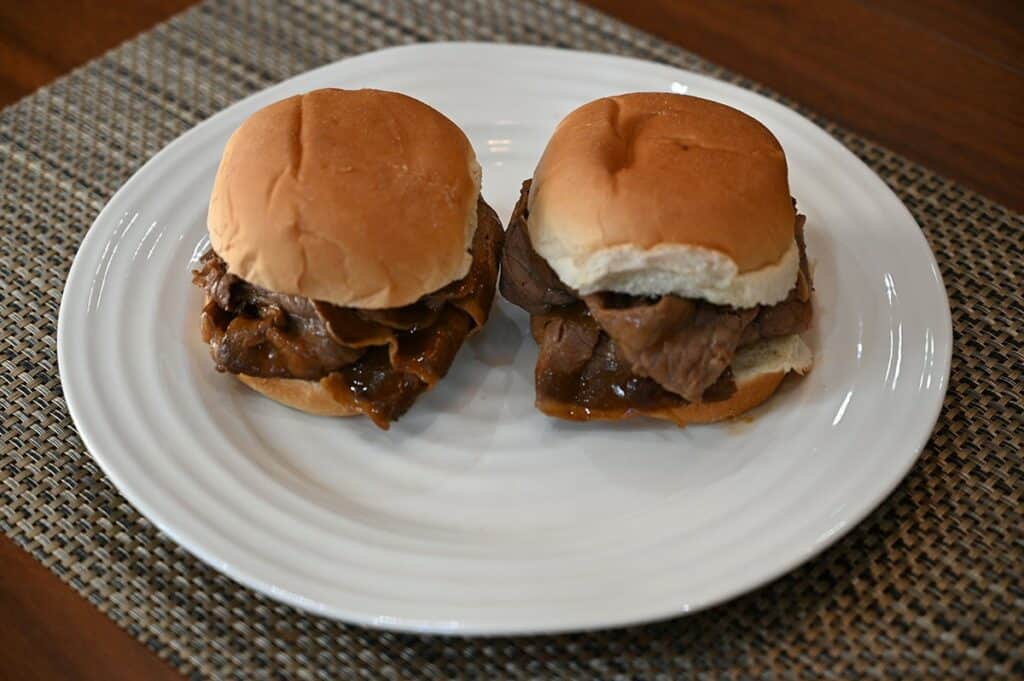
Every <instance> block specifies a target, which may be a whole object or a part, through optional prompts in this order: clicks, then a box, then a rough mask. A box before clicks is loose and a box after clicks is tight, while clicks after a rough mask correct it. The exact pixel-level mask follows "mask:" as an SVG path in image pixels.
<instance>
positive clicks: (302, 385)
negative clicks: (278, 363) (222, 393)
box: [236, 374, 362, 416]
mask: <svg viewBox="0 0 1024 681" xmlns="http://www.w3.org/2000/svg"><path fill="white" fill-rule="evenodd" d="M236 375H237V376H238V380H240V381H241V382H242V383H245V384H246V385H247V386H249V387H250V388H252V389H253V390H255V391H256V392H258V393H260V394H261V395H263V396H265V397H269V398H270V399H272V400H274V401H275V402H280V403H281V404H283V405H286V406H289V407H291V408H292V409H298V410H299V411H304V412H307V413H309V414H316V415H317V416H356V415H358V414H361V413H362V412H361V411H360V410H359V409H358V408H357V407H356V406H355V405H354V404H345V403H342V402H339V401H338V400H336V399H335V398H334V396H333V395H331V393H329V392H328V391H327V389H326V388H325V387H324V386H323V385H322V384H321V383H320V381H306V380H303V379H300V378H259V377H257V376H246V375H244V374H236Z"/></svg>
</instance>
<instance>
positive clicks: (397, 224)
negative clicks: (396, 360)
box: [207, 89, 480, 309]
mask: <svg viewBox="0 0 1024 681" xmlns="http://www.w3.org/2000/svg"><path fill="white" fill-rule="evenodd" d="M479 195H480V166H479V165H478V164H477V162H476V156H475V155H474V153H473V148H472V146H470V143H469V140H467V139H466V136H465V134H463V132H462V130H460V129H459V128H458V126H456V125H455V124H454V123H453V122H451V121H450V120H448V119H447V118H446V117H445V116H444V115H442V114H441V113H440V112H438V111H436V110H434V109H432V108H430V107H429V106H427V105H426V104H424V103H423V102H420V101H418V100H416V99H413V98H411V97H407V96H405V95H401V94H397V93H394V92H382V91H380V90H337V89H325V90H314V91H313V92H308V93H306V94H304V95H296V96H294V97H289V98H288V99H284V100H281V101H279V102H276V103H274V104H271V105H270V106H268V107H266V108H263V109H260V110H259V111H257V112H256V113H254V114H253V115H252V116H250V117H249V119H248V120H246V121H245V122H244V123H243V124H242V126H241V127H240V128H238V130H236V131H235V133H234V134H233V135H232V136H231V139H229V140H228V143H227V147H226V148H225V149H224V156H223V158H222V159H221V162H220V167H219V168H218V170H217V179H216V181H215V182H214V186H213V194H212V196H211V197H210V208H209V213H208V217H207V226H208V228H209V231H210V242H211V245H212V246H213V249H214V250H215V251H216V252H217V254H218V255H220V257H221V258H223V259H224V261H225V262H227V265H228V269H229V271H230V272H231V273H232V274H235V275H237V276H239V277H241V278H242V279H245V280H246V281H248V282H250V283H252V284H255V285H257V286H261V287H263V288H266V289H269V290H271V291H276V292H279V293H287V294H290V295H300V296H305V297H307V298H314V299H316V300H323V301H326V302H329V303H334V304H335V305H342V306H346V307H358V308H369V309H377V308H387V307H399V306H402V305H406V304H409V303H412V302H415V301H416V300H417V299H418V298H420V297H421V296H422V295H424V294H426V293H430V292H432V291H435V290H437V289H439V288H441V287H443V286H445V285H446V284H448V283H450V282H452V281H454V280H456V279H461V278H462V277H463V276H465V275H466V272H468V271H469V266H470V262H471V260H472V257H471V256H470V254H469V252H468V251H469V249H470V247H471V244H472V242H473V234H474V232H475V231H476V215H477V206H476V204H477V199H478V198H479Z"/></svg>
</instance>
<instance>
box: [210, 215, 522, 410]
mask: <svg viewBox="0 0 1024 681" xmlns="http://www.w3.org/2000/svg"><path fill="white" fill-rule="evenodd" d="M477 218H478V225H477V230H476V234H475V236H474V239H473V244H472V252H473V263H472V265H471V267H470V270H469V272H468V273H467V274H466V276H465V277H463V278H462V279H459V280H458V281H455V282H452V283H451V284H449V285H448V286H445V287H444V288H442V289H440V290H438V291H435V292H433V293H429V294H427V295H425V296H423V297H422V298H420V300H418V301H416V302H415V303H413V304H411V305H406V306H405V307H399V308H390V309H383V310H363V309H357V308H347V307H339V306H337V305H332V304H330V303H325V302H323V301H317V300H311V299H309V298H304V297H302V296H291V295H285V294H281V293H275V292H273V291H268V290H266V289H263V288H260V287H259V286H255V285H253V284H251V283H249V282H247V281H244V280H242V279H240V278H238V277H236V276H235V275H233V274H230V273H229V272H228V268H227V264H226V263H225V262H224V261H223V260H222V259H221V258H220V256H218V255H217V254H216V253H214V252H213V251H212V250H210V251H208V252H207V253H206V254H205V255H204V256H203V258H202V261H201V267H200V269H198V270H196V271H195V272H194V273H193V276H192V281H193V283H195V284H196V285H197V286H199V287H201V288H202V289H203V290H204V291H205V292H206V297H207V302H206V305H205V307H204V308H203V312H202V316H201V321H200V324H201V329H202V335H203V340H205V341H206V342H207V343H209V344H210V353H211V355H212V356H213V359H214V362H215V363H216V365H217V369H218V371H226V372H230V373H234V374H245V375H248V376H257V377H263V378H295V379H302V380H312V381H320V382H321V384H322V385H323V386H324V388H326V389H327V390H328V391H330V393H331V395H332V396H333V397H334V398H335V399H336V400H338V401H339V402H340V403H342V404H346V405H350V406H354V407H355V408H357V409H359V410H360V411H362V412H363V413H365V414H366V415H368V416H369V417H370V418H372V419H373V421H374V423H376V424H377V425H378V426H380V427H381V428H387V427H388V425H389V423H390V422H391V421H394V420H395V419H397V418H398V417H399V416H401V415H402V414H403V413H405V411H406V410H407V409H409V407H410V406H412V403H413V402H415V400H416V398H417V397H418V396H419V395H420V394H421V393H423V392H424V391H426V390H427V389H429V388H430V387H431V386H433V385H434V383H436V382H437V381H439V380H440V379H441V378H442V377H444V375H445V374H446V373H447V372H448V369H449V367H450V366H451V364H452V362H453V361H454V359H455V354H456V353H457V352H458V350H459V348H460V347H461V346H462V343H463V341H465V339H466V337H467V336H468V335H469V334H470V333H472V332H473V331H474V330H475V329H477V328H479V327H480V326H482V325H483V323H484V322H485V321H486V319H487V315H488V313H489V311H490V308H491V303H492V301H493V299H494V287H495V279H496V278H497V269H498V253H499V250H500V248H501V243H502V240H503V233H502V229H501V223H500V222H499V220H498V216H497V215H496V214H495V213H494V211H493V210H491V208H490V207H489V206H488V205H487V204H485V203H484V202H483V201H482V200H481V201H480V202H479V203H478V210H477Z"/></svg>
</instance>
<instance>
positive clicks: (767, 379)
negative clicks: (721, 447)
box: [537, 334, 814, 426]
mask: <svg viewBox="0 0 1024 681" xmlns="http://www.w3.org/2000/svg"><path fill="white" fill-rule="evenodd" d="M813 364H814V355H813V353H812V352H811V349H810V348H809V347H807V344H806V343H804V341H803V340H802V339H801V338H800V336H797V335H795V334H794V335H791V336H782V337H779V338H772V339H769V340H764V341H760V342H758V343H756V344H754V345H751V346H750V347H747V348H743V349H741V350H740V351H738V352H737V353H736V357H735V358H734V359H733V363H732V364H731V365H730V366H731V368H732V372H733V380H734V381H735V383H736V392H735V393H733V394H732V395H731V396H729V397H728V398H726V399H724V400H718V401H715V402H691V403H689V404H685V405H683V406H681V407H673V408H669V409H651V410H644V409H636V410H633V411H631V412H629V413H627V415H626V416H627V417H630V416H649V417H651V418H656V419H662V420H665V421H672V422H673V423H675V424H676V425H679V426H686V425H689V424H691V423H714V422H715V421H724V420H726V419H731V418H735V417H737V416H740V415H741V414H743V413H745V412H748V411H750V410H751V409H753V408H754V407H756V406H758V405H759V404H761V403H762V402H764V401H765V400H767V399H768V398H769V397H771V396H772V395H773V394H774V393H775V391H776V390H778V388H779V385H780V384H781V383H782V379H784V378H785V377H786V374H788V373H790V372H792V373H797V374H800V375H803V374H806V373H807V372H808V371H810V370H811V367H812V366H813ZM537 406H538V408H539V409H540V410H541V411H543V412H545V413H548V414H550V415H551V416H560V415H561V414H562V413H563V410H562V409H560V408H559V406H558V405H551V408H550V410H549V409H546V408H545V404H544V403H543V401H538V403H537ZM620 418H623V417H622V416H621V412H617V411H607V412H606V411H602V410H600V409H591V410H589V412H588V413H587V415H586V420H604V419H608V420H614V419H620Z"/></svg>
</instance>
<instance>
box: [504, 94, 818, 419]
mask: <svg viewBox="0 0 1024 681" xmlns="http://www.w3.org/2000/svg"><path fill="white" fill-rule="evenodd" d="M803 223H804V218H803V216H800V215H798V214H797V213H796V209H795V202H794V201H793V200H792V198H791V197H790V192H789V184H788V179H787V169H786V158H785V155H784V154H783V151H782V147H781V146H780V145H779V143H778V141H777V140H776V139H775V138H774V137H773V136H772V134H771V133H770V132H769V131H768V129H767V128H765V127H764V126H763V125H761V124H760V123H759V122H757V121H756V120H754V119H753V118H751V117H749V116H747V115H745V114H743V113H741V112H739V111H737V110H735V109H732V108H730V107H727V106H724V105H722V104H717V103H714V102H711V101H708V100H704V99H700V98H697V97H688V96H683V95H673V94H661V93H636V94H627V95H621V96H617V97H609V98H605V99H600V100H597V101H594V102H591V103H589V104H586V105H584V106H583V107H581V108H579V109H577V110H576V111H574V112H572V113H571V114H569V116H568V117H566V118H565V119H564V120H563V121H562V122H561V123H560V124H559V125H558V128H557V129H556V131H555V133H554V135H553V137H552V138H551V140H550V142H549V143H548V146H547V148H546V150H545V151H544V154H543V156H542V158H541V160H540V162H539V164H538V166H537V169H536V172H535V173H534V175H533V178H532V180H528V181H526V182H525V183H524V184H523V188H522V193H521V196H520V199H519V203H518V204H517V206H516V208H515V211H514V213H513V216H512V219H511V223H510V225H509V229H508V231H507V233H506V245H505V249H504V255H503V259H502V276H501V284H500V288H501V292H502V295H504V296H505V297H506V298H507V299H508V300H509V301H511V302H512V303H515V304H516V305H519V306H520V307H522V308H524V309H525V310H526V311H527V312H529V313H530V315H531V328H532V332H533V336H534V338H535V339H536V341H537V343H538V344H539V346H540V351H539V356H538V359H537V367H536V373H535V378H536V391H537V399H536V403H537V406H538V408H539V409H540V410H541V411H543V412H544V413H546V414H549V415H551V416H556V417H561V418H567V419H574V420H589V419H619V418H625V417H629V416H635V415H645V416H650V417H655V418H660V419H666V420H669V421H674V422H675V423H677V424H679V425H685V424H687V423H694V422H710V421H716V420H720V419H725V418H730V417H733V416H736V415H738V414H741V413H743V412H745V411H747V410H748V409H751V408H752V407H754V406H755V405H757V404H759V403H761V402H763V401H764V400H766V399H768V397H770V396H771V395H772V394H773V393H774V392H775V390H776V389H777V388H778V386H779V384H780V382H781V381H782V379H783V377H784V376H785V375H786V374H787V373H788V372H796V373H800V374H802V373H805V372H806V371H808V370H809V369H810V367H811V363H812V355H811V351H810V349H809V348H808V347H807V345H805V344H804V342H803V341H802V340H801V338H800V336H799V335H798V334H799V333H800V332H802V331H804V330H806V329H807V328H808V325H809V324H810V321H811V292H812V288H811V274H810V271H809V269H808V266H807V257H806V255H805V252H804V239H803Z"/></svg>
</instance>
